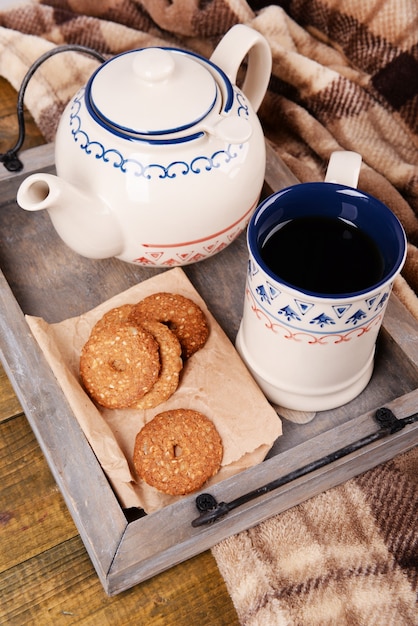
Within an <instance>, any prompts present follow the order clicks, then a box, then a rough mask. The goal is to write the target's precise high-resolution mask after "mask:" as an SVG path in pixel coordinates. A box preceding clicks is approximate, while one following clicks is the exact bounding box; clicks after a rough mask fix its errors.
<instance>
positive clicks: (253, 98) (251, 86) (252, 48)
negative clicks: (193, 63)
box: [210, 24, 272, 111]
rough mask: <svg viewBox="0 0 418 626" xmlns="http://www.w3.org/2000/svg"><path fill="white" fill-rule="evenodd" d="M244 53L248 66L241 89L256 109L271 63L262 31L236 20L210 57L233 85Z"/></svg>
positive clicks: (269, 51) (262, 95) (261, 96)
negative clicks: (238, 22) (236, 22)
mask: <svg viewBox="0 0 418 626" xmlns="http://www.w3.org/2000/svg"><path fill="white" fill-rule="evenodd" d="M247 54H248V68H247V73H246V75H245V79H244V83H243V85H242V91H243V92H244V94H245V96H246V97H247V98H248V100H249V101H250V102H251V105H252V107H253V109H254V111H257V110H258V108H259V106H260V104H261V102H262V100H263V98H264V96H265V93H266V91H267V87H268V84H269V80H270V76H271V67H272V55H271V50H270V46H269V44H268V43H267V40H266V39H265V38H264V37H263V35H261V34H260V33H259V32H258V31H256V30H254V29H253V28H250V27H249V26H246V25H245V24H235V26H233V27H232V28H231V29H230V30H229V31H228V32H227V33H226V35H225V36H224V37H223V39H221V41H220V42H219V44H218V45H217V47H216V48H215V50H214V51H213V54H212V56H211V57H210V60H211V62H212V63H214V64H215V65H217V66H218V67H220V68H221V69H222V70H223V71H224V72H225V74H226V75H227V76H228V78H229V80H230V81H231V83H232V84H233V85H234V84H235V83H236V79H237V74H238V70H239V68H240V65H241V64H242V62H243V60H244V59H245V57H246V55H247Z"/></svg>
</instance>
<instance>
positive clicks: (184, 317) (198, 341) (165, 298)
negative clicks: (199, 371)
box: [130, 292, 209, 359]
mask: <svg viewBox="0 0 418 626" xmlns="http://www.w3.org/2000/svg"><path fill="white" fill-rule="evenodd" d="M130 317H131V319H132V320H133V321H135V322H136V323H138V324H140V323H141V319H154V320H157V321H158V322H162V323H164V324H167V325H168V327H169V328H170V330H171V331H172V332H173V333H174V334H175V335H176V337H177V339H178V340H179V342H180V345H181V348H182V356H183V358H184V359H187V358H189V357H190V356H191V355H192V354H194V353H195V352H196V351H197V350H200V348H202V347H203V346H204V344H205V343H206V340H207V338H208V335H209V326H208V323H207V320H206V317H205V314H204V313H203V311H202V310H201V308H200V307H199V306H198V305H197V304H196V303H195V302H193V300H190V299H189V298H186V297H185V296H183V295H181V294H178V293H167V292H160V293H154V294H152V295H150V296H147V297H146V298H144V299H143V300H141V301H140V302H138V303H137V304H135V305H134V306H133V307H132V312H131V316H130Z"/></svg>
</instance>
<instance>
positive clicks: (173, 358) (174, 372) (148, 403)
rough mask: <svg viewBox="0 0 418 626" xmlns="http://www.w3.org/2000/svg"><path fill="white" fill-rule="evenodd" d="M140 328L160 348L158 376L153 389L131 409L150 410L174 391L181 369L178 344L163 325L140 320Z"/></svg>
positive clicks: (153, 321) (172, 334) (152, 321)
mask: <svg viewBox="0 0 418 626" xmlns="http://www.w3.org/2000/svg"><path fill="white" fill-rule="evenodd" d="M141 327H142V328H144V329H145V330H146V331H148V332H149V333H151V335H152V336H153V337H154V339H155V340H156V341H157V343H158V345H159V347H160V362H161V371H160V375H159V377H158V379H157V381H156V383H155V384H154V386H153V388H152V389H151V390H150V391H148V393H146V394H145V395H144V396H143V397H142V398H141V399H140V400H138V401H136V402H135V403H134V404H133V405H132V407H131V408H135V409H152V408H153V407H155V406H158V405H159V404H161V403H162V402H165V401H166V400H168V398H170V396H172V395H173V393H174V392H175V391H176V389H177V387H178V384H179V378H180V371H181V369H182V367H183V361H182V359H181V346H180V342H179V340H178V339H177V337H176V336H175V335H174V333H172V332H171V330H170V329H169V328H168V327H167V326H166V325H165V324H161V323H160V322H156V321H155V320H145V319H144V320H142V322H141Z"/></svg>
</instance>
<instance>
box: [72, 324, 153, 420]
mask: <svg viewBox="0 0 418 626" xmlns="http://www.w3.org/2000/svg"><path fill="white" fill-rule="evenodd" d="M159 373H160V354H159V346H158V343H157V342H156V341H155V339H154V337H153V336H152V335H151V334H150V333H149V332H147V331H146V330H145V329H143V328H138V327H137V326H135V325H133V324H127V323H118V322H117V321H115V322H114V323H113V324H104V325H103V326H102V327H101V329H100V332H98V331H97V329H96V331H94V332H92V334H91V335H90V337H89V339H88V340H87V342H86V343H85V344H84V346H83V348H82V350H81V355H80V376H81V380H82V382H83V385H84V387H85V388H86V390H87V392H88V393H89V395H90V396H91V397H92V398H93V399H94V400H95V401H96V402H97V403H98V404H100V405H102V406H104V407H106V408H109V409H116V408H118V409H122V408H127V407H129V406H130V405H132V404H133V403H134V402H136V401H137V400H139V398H141V397H142V396H144V395H145V394H146V393H147V392H148V391H149V390H150V389H151V388H152V387H153V385H154V383H155V382H156V380H157V378H158V376H159Z"/></svg>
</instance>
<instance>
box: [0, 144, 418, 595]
mask: <svg viewBox="0 0 418 626" xmlns="http://www.w3.org/2000/svg"><path fill="white" fill-rule="evenodd" d="M22 158H23V162H24V165H25V167H24V171H23V173H20V174H14V175H10V174H9V173H7V172H6V171H5V170H4V171H3V172H1V173H0V188H1V191H2V193H1V196H0V241H1V247H0V268H1V270H2V272H1V274H0V307H1V309H0V356H1V360H2V363H3V366H4V368H5V370H6V372H7V374H8V376H9V378H10V380H11V382H12V384H13V387H14V389H15V391H16V394H17V396H18V398H19V401H20V403H21V405H22V408H23V410H24V412H25V414H26V416H27V418H28V420H29V422H30V424H31V427H32V429H33V431H34V433H35V435H36V437H37V439H38V441H39V443H40V445H41V448H42V451H43V453H44V455H45V457H46V459H47V461H48V464H49V466H50V468H51V471H52V473H53V475H54V478H55V480H56V482H57V484H58V486H59V488H60V490H61V492H62V493H63V496H64V498H65V501H66V504H67V506H68V508H69V510H70V512H71V515H72V517H73V519H74V521H75V523H76V525H77V528H78V531H79V533H80V535H81V538H82V540H83V542H84V544H85V546H86V549H87V551H88V553H89V556H90V558H91V560H92V562H93V565H94V567H95V569H96V571H97V574H98V576H99V578H100V580H101V583H102V585H103V587H104V589H105V591H106V592H107V593H108V594H109V595H114V594H116V593H119V592H121V591H123V590H125V589H128V588H130V587H132V586H133V585H135V584H137V583H139V582H141V581H142V580H145V579H147V578H150V577H151V576H154V575H155V574H157V573H159V572H161V571H163V570H165V569H168V568H169V567H172V566H173V565H175V564H177V563H179V562H181V561H184V560H186V559H188V558H189V557H191V556H193V555H195V554H198V553H200V552H202V551H204V550H206V549H208V548H210V547H211V546H213V545H214V544H215V543H217V542H218V541H220V540H222V539H224V538H225V537H227V536H229V535H231V534H234V533H236V532H239V531H241V530H244V529H246V528H249V527H251V526H253V525H255V524H257V523H259V522H260V521H262V520H264V519H266V518H268V517H270V516H271V515H273V514H276V513H279V512H281V511H284V510H286V509H288V508H290V507H292V506H295V505H296V504H298V503H300V502H303V501H304V500H306V499H308V498H310V497H312V496H314V495H316V494H318V493H320V492H322V491H324V490H326V489H328V488H330V487H332V486H335V485H337V484H340V483H342V482H344V481H345V480H347V479H349V478H351V477H353V476H355V475H358V474H359V473H361V472H363V471H365V470H367V469H370V468H371V467H374V466H376V465H378V464H379V463H382V462H383V461H386V460H388V459H390V458H392V457H393V456H394V455H396V454H399V453H401V452H404V451H406V450H409V449H410V448H412V447H413V446H414V445H416V444H417V443H418V424H417V423H415V424H411V425H409V426H407V427H406V428H404V429H403V430H402V431H399V432H398V433H396V434H394V435H391V436H389V437H387V438H386V439H383V440H380V441H377V442H374V443H373V444H370V445H369V446H367V447H366V448H363V449H361V450H359V451H357V452H355V453H352V454H350V455H348V456H347V457H344V458H343V459H340V460H339V461H335V462H334V463H331V464H329V465H327V466H326V467H324V468H322V469H320V470H317V471H315V472H312V473H311V474H309V475H308V476H305V477H303V478H300V479H298V480H296V481H293V482H292V483H290V484H288V485H285V486H284V487H282V488H280V489H278V490H276V491H274V492H271V493H269V494H266V495H264V496H262V497H260V498H258V499H257V500H254V501H252V502H250V503H247V504H246V505H244V506H242V507H240V508H238V509H236V510H234V511H232V512H231V513H230V514H229V515H228V516H227V517H226V518H224V519H221V520H219V521H218V522H216V523H215V524H213V525H210V526H207V527H201V528H193V527H192V526H191V521H192V520H193V519H194V518H195V517H196V516H197V510H196V507H195V496H193V495H191V496H188V497H185V498H184V499H182V500H181V501H179V502H177V503H175V504H173V505H170V506H169V507H166V508H165V509H163V510H161V511H158V512H157V513H153V514H152V515H149V516H143V515H141V514H140V512H138V515H136V513H137V512H132V511H124V510H122V508H121V507H120V505H119V503H118V501H117V499H116V497H115V495H114V493H113V491H112V489H111V487H110V485H109V484H108V482H107V480H106V477H105V475H104V473H103V471H102V469H101V467H100V465H99V463H98V461H97V459H96V457H95V455H94V453H93V452H92V450H91V448H90V446H89V444H88V443H87V441H86V439H85V437H84V434H83V433H82V431H81V429H80V427H79V426H78V422H77V421H76V419H75V417H74V415H73V414H72V411H71V409H70V407H69V405H68V403H67V400H66V398H65V396H64V394H63V392H62V391H61V389H60V387H59V386H58V384H57V382H56V380H55V377H54V375H53V374H52V372H51V370H50V368H49V366H48V365H47V363H46V361H45V359H44V357H43V355H42V353H41V352H40V350H39V347H38V345H37V343H36V342H35V340H34V338H33V337H32V335H31V333H30V331H29V328H28V326H27V324H26V322H25V319H24V314H30V315H38V316H42V317H44V319H46V320H47V321H48V322H57V321H61V320H62V319H65V318H68V317H71V316H74V315H79V314H80V313H82V312H84V311H86V310H88V309H90V308H92V307H94V306H96V305H97V304H99V303H100V302H102V301H103V300H106V299H107V298H109V297H111V296H113V295H115V294H116V293H119V292H120V291H123V290H124V289H127V288H128V287H130V286H132V285H134V284H136V283H137V282H139V281H142V280H145V279H146V278H149V277H151V276H153V275H155V274H156V273H158V272H160V271H161V270H152V269H148V268H142V267H136V266H133V265H132V266H131V265H127V264H125V263H122V262H120V261H118V260H116V259H107V260H104V261H92V260H88V259H84V258H82V257H80V256H78V255H76V254H75V253H73V252H72V251H71V250H69V249H68V248H67V247H66V246H65V245H64V244H63V243H62V242H61V240H60V239H59V238H58V236H57V235H56V234H55V231H54V230H53V228H52V226H51V224H50V221H49V218H48V216H47V214H45V213H35V214H32V213H27V212H24V211H22V210H21V209H19V208H18V207H17V205H16V202H15V197H16V191H17V188H18V185H19V184H20V182H21V180H22V179H23V178H24V177H25V176H27V175H29V174H30V173H32V172H33V171H39V170H44V171H53V146H51V145H45V146H40V147H37V148H34V149H31V150H28V151H26V152H25V153H24V154H23V155H22ZM266 182H267V183H268V187H267V188H266V189H267V191H268V189H278V188H280V187H284V186H286V185H288V184H292V183H293V182H295V179H294V177H293V176H292V175H291V173H290V172H289V171H288V170H287V168H286V167H285V166H284V165H283V163H282V162H281V161H280V160H279V159H277V157H276V156H275V155H274V153H272V151H271V150H270V149H269V147H268V162H267V171H266ZM246 261H247V251H246V244H245V236H244V235H242V236H241V237H240V238H238V240H236V241H235V242H234V243H233V244H231V245H230V246H229V247H228V248H227V249H226V250H224V251H223V252H222V253H221V254H219V255H216V256H215V257H213V258H212V259H208V260H206V261H204V262H202V263H198V264H195V265H191V266H188V267H185V268H184V269H185V272H186V274H187V276H188V277H189V279H190V280H191V282H192V283H193V285H194V286H195V288H196V289H197V290H198V291H199V293H200V294H201V295H202V297H203V298H204V299H205V301H206V303H207V305H208V307H209V309H210V310H211V312H212V313H213V315H214V316H215V317H216V319H217V320H218V322H219V324H220V325H221V326H222V327H223V329H224V330H225V332H226V333H227V335H228V336H229V338H230V339H231V340H232V341H234V339H235V335H236V332H237V330H238V325H239V321H240V315H241V311H242V305H243V297H244V296H243V294H244V284H245V272H246ZM417 336H418V324H417V322H416V320H415V319H414V318H413V317H412V316H411V315H410V313H409V312H408V311H406V309H405V308H404V307H403V306H402V305H401V304H400V302H399V301H398V300H397V299H396V298H395V297H394V296H392V297H391V299H390V302H389V306H388V309H387V312H386V316H385V320H384V324H383V328H382V330H381V333H380V337H379V341H378V350H377V358H376V367H375V372H374V374H373V377H372V381H371V383H370V384H369V386H368V387H367V389H366V390H365V391H364V392H363V393H362V394H361V395H360V396H359V397H358V398H357V399H356V400H354V401H352V402H350V403H349V404H347V405H345V406H344V407H341V408H339V409H337V410H334V411H326V412H323V413H320V414H318V415H317V417H316V418H315V419H314V420H313V421H312V422H310V423H309V424H305V425H297V424H293V423H291V422H288V421H284V423H283V436H282V437H280V438H279V439H278V440H277V442H276V443H275V445H274V446H273V448H272V450H271V452H270V454H269V457H268V458H267V459H266V461H265V462H264V463H262V464H260V465H258V466H257V467H254V468H251V469H249V470H246V471H245V472H242V473H241V474H239V475H238V476H235V477H232V478H230V479H228V480H224V481H222V482H221V483H219V484H217V485H215V486H214V487H213V488H211V490H210V491H211V493H212V494H213V495H214V496H215V497H216V498H217V500H219V501H222V500H224V501H229V500H232V499H234V498H237V497H238V496H240V495H242V494H243V493H246V492H247V491H249V490H251V489H254V488H256V487H259V486H261V485H263V484H265V483H267V482H270V481H272V480H274V479H275V478H277V477H279V476H282V475H285V474H287V473H288V472H290V471H292V470H294V469H297V468H299V467H300V466H302V465H305V464H306V463H308V462H310V461H313V460H315V459H317V458H319V457H322V456H323V455H325V454H329V453H330V452H333V451H335V450H337V449H339V448H341V447H343V446H345V445H347V444H349V443H352V442H354V441H356V440H357V439H359V438H360V437H363V436H365V435H368V434H370V433H372V432H374V431H375V430H376V429H377V426H376V424H375V422H374V419H373V414H374V412H375V410H376V409H377V408H378V407H380V406H388V407H390V408H391V409H392V410H393V411H394V413H395V415H397V417H399V418H402V417H405V416H406V415H409V414H411V413H414V412H415V411H416V410H417V406H418V342H417ZM254 419H257V416H256V415H255V416H254Z"/></svg>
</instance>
